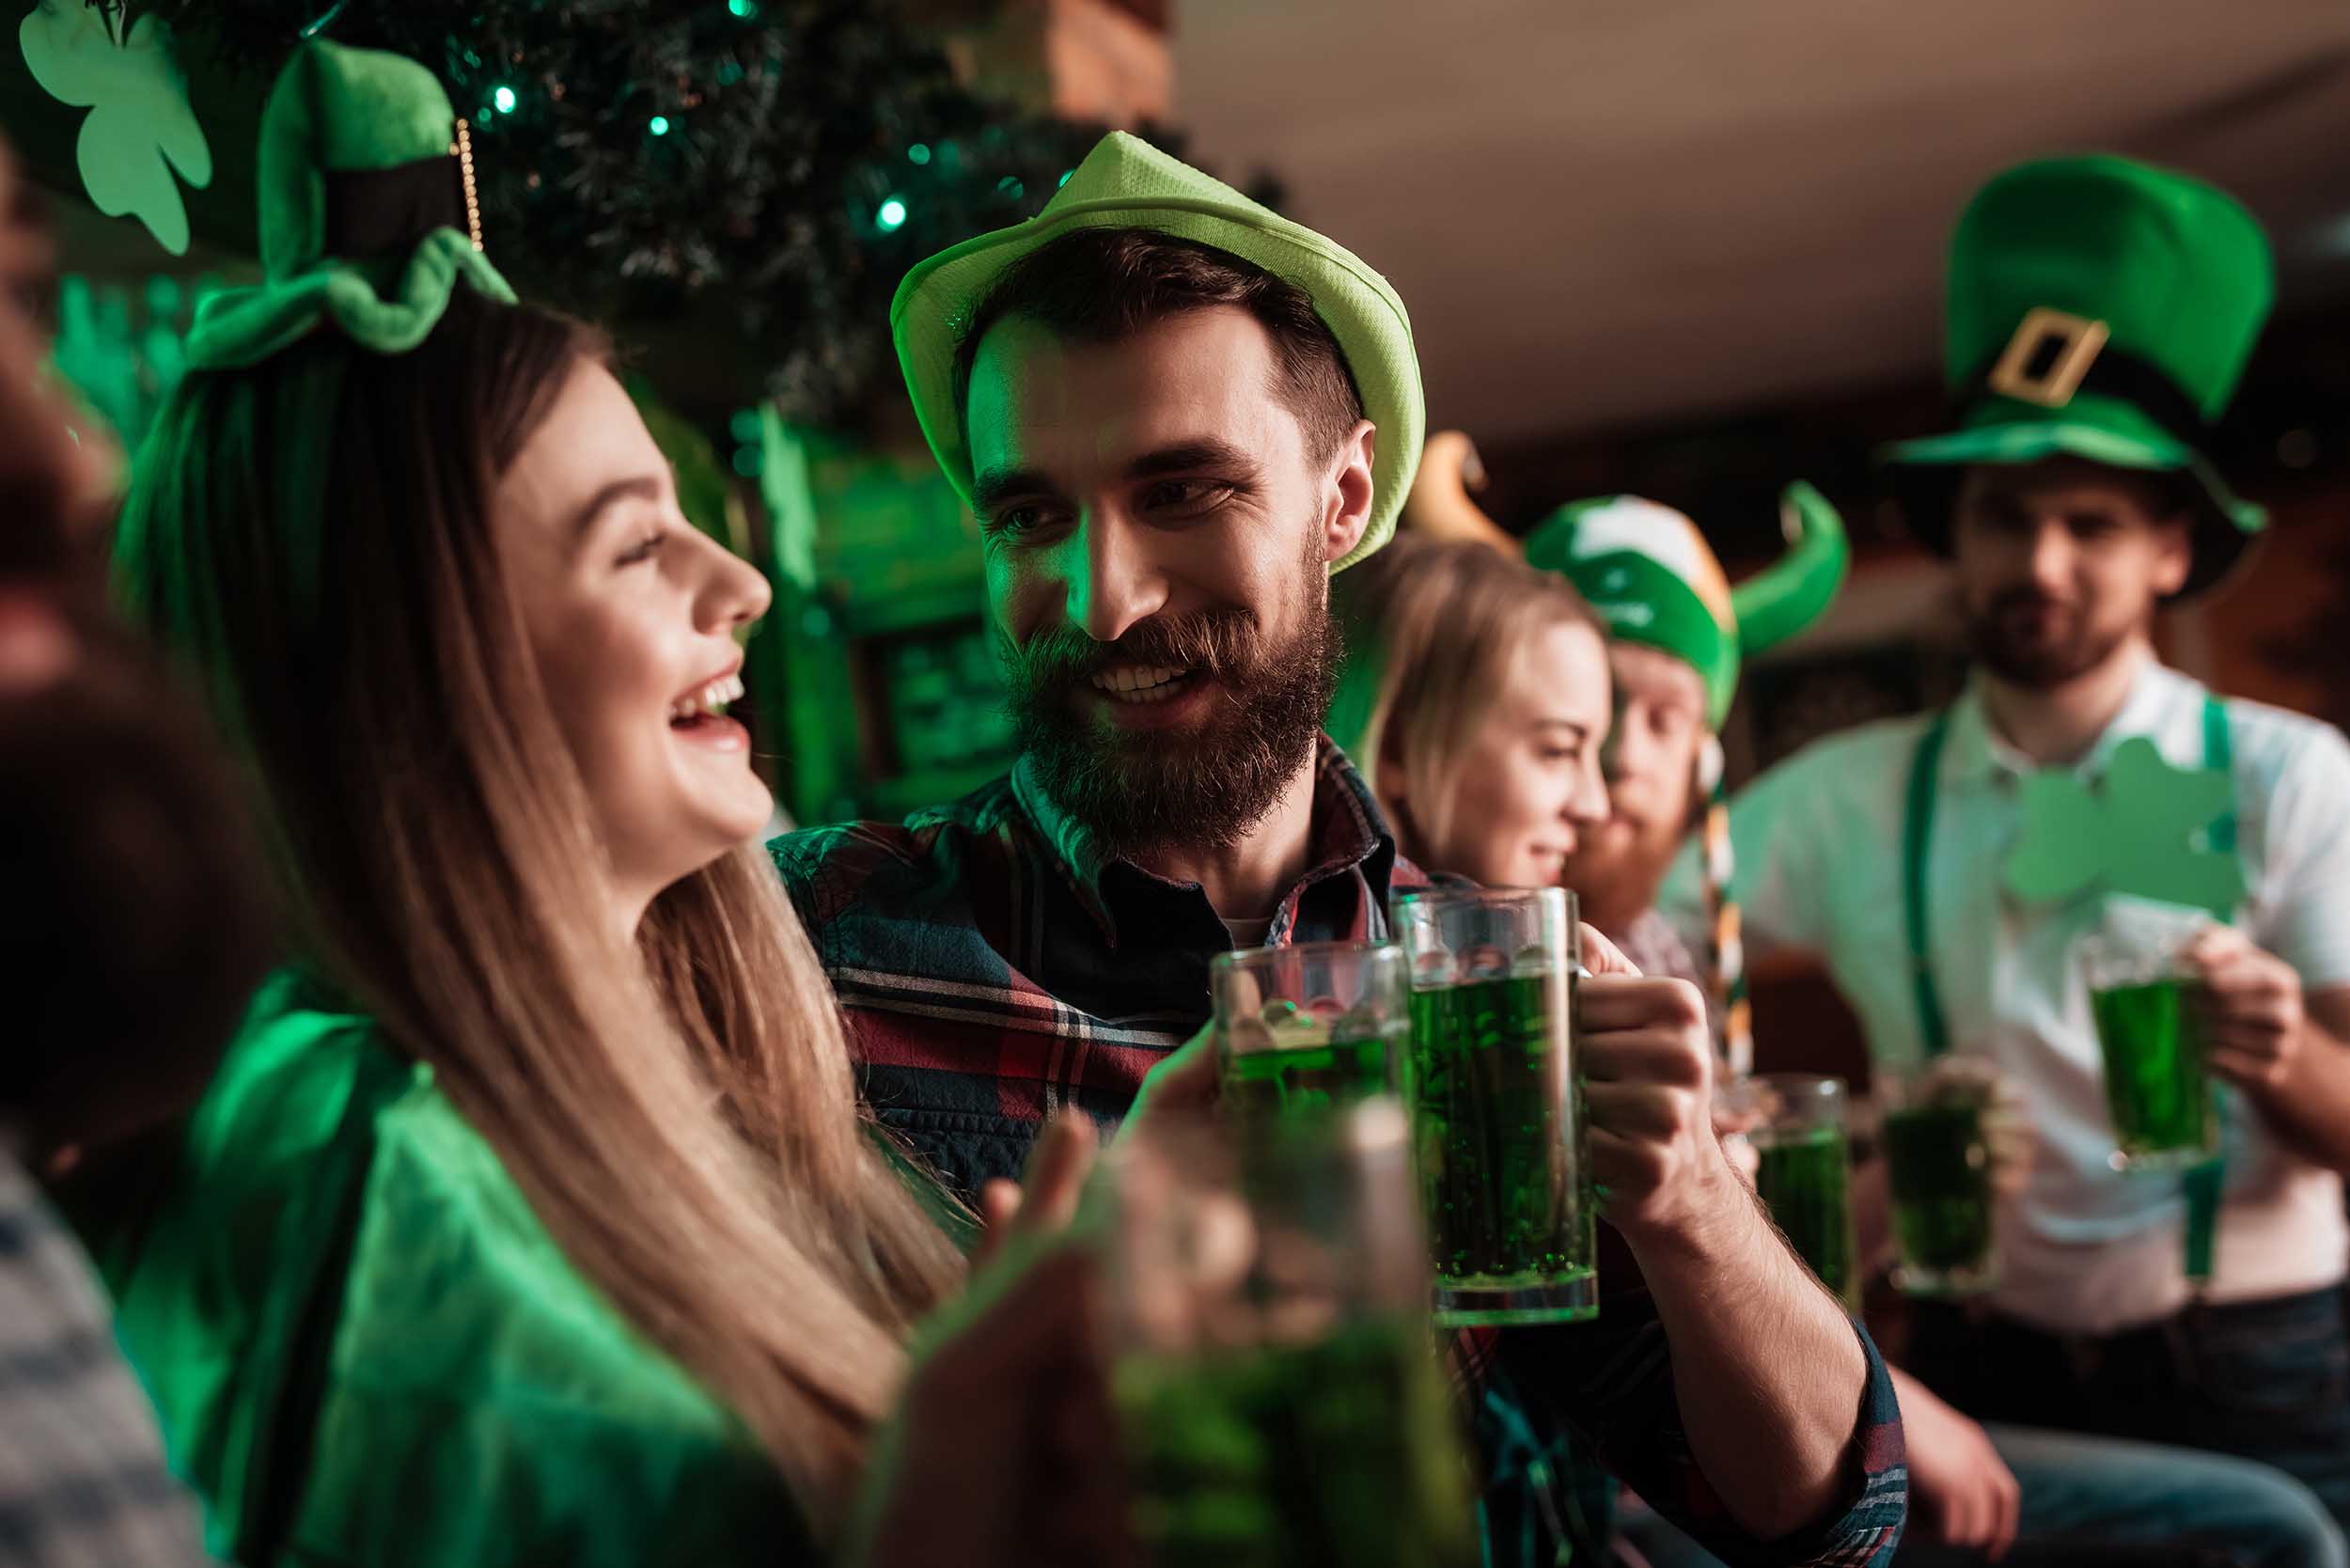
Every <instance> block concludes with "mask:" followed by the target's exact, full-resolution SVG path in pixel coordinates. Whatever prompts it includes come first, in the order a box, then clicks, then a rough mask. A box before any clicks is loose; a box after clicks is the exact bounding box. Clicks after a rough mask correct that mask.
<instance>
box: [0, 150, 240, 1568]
mask: <svg viewBox="0 0 2350 1568" xmlns="http://www.w3.org/2000/svg"><path fill="white" fill-rule="evenodd" d="M51 266H52V252H51V247H50V242H49V238H48V235H47V234H46V233H45V232H44V229H43V226H42V225H41V223H40V220H39V210H38V206H37V197H35V196H34V195H33V194H32V193H30V192H28V191H27V190H26V189H25V188H24V186H23V185H22V184H21V183H20V182H19V180H18V178H17V174H16V170H15V168H14V165H13V164H12V162H11V161H10V159H9V156H8V149H7V148H6V146H5V145H4V144H0V986H4V987H5V989H6V995H7V996H8V1043H7V1045H6V1048H5V1049H4V1050H0V1560H5V1561H7V1562H8V1563H10V1564H24V1565H27V1568H77V1565H80V1564H86V1563H99V1562H104V1563H120V1564H124V1565H125V1568H161V1565H165V1564H197V1563H202V1562H205V1561H208V1559H207V1558H206V1557H205V1555H204V1552H203V1549H202V1546H201V1544H200V1539H201V1530H200V1528H199V1524H198V1519H197V1513H196V1506H195V1503H194V1501H193V1500H192V1499H191V1498H190V1497H188V1495H187V1494H186V1493H185V1492H183V1491H182V1490H181V1489H180V1486H179V1484H178V1482H175V1481H173V1480H172V1478H171V1475H170V1472H169V1471H168V1469H166V1467H165V1465H164V1449H163V1439H162V1435H161V1434H160V1432H159V1430H158V1428H157V1423H156V1419H155V1414H154V1411H153V1409H152V1408H151V1407H150V1406H149V1403H148V1401H147V1396H146V1394H145V1393H144V1392H143V1391H142V1390H141V1388H140V1387H139V1384H138V1380H137V1378H136V1377H135V1376H134V1375H133V1372H132V1371H131V1369H130V1367H129V1366H128V1365H127V1364H126V1363H125V1362H124V1361H123V1359H122V1357H121V1356H120V1355H119V1354H118V1352H117V1351H116V1349H115V1344H114V1335H113V1328H112V1325H111V1324H110V1323H109V1321H108V1313H107V1309H106V1306H105V1302H104V1298H103V1294H102V1291H101V1289H100V1287H99V1284H98V1281H97V1279H96V1278H95V1277H94V1276H93V1274H92V1273H91V1270H90V1266H89V1262H88V1260H87V1259H86V1257H85V1256H84V1255H83V1253H82V1250H81V1248H80V1247H79V1246H78V1245H77V1244H76V1243H75V1242H74V1240H73V1239H72V1237H71V1234H70V1233H69V1231H67V1229H66V1228H65V1226H64V1225H63V1224H62V1223H61V1221H60V1220H59V1218H58V1216H57V1215H56V1213H55V1211H54V1209H53V1208H52V1207H51V1197H50V1194H49V1193H47V1192H46V1191H44V1189H43V1182H44V1179H54V1178H56V1177H59V1176H62V1175H64V1174H65V1173H67V1172H68V1171H70V1170H71V1168H73V1167H75V1166H76V1165H79V1164H81V1163H83V1162H84V1161H85V1160H86V1159H87V1158H89V1157H91V1156H92V1155H94V1154H100V1153H104V1152H109V1151H110V1150H111V1149H112V1148H113V1146H115V1145H117V1144H118V1143H120V1142H122V1141H124V1140H126V1139H129V1138H132V1137H134V1136H135V1135H138V1134H141V1133H144V1132H146V1131H148V1130H149V1129H150V1128H151V1127H153V1126H154V1125H156V1124H158V1123H160V1122H162V1121H165V1120H166V1119H168V1118H169V1117H170V1116H171V1115H172V1114H174V1113H175V1112H176V1111H177V1110H179V1109H180V1108H181V1107H182V1106H183V1105H185V1104H187V1103H189V1102H190V1101H192V1100H193V1099H194V1098H195V1096H196V1092H197V1091H198V1090H200V1088H201V1087H202V1084H203V1081H204V1077H205V1074H207V1073H208V1072H209V1071H210V1070H211V1064H212V1062H213V1061H214V1059H215V1058H217V1057H218V1055H219V1052H220V1049H221V1047H222V1045H223V1044H225V1043H226V1042H227V1038H228V1035H229V1032H230V1031H231V1029H233V1028H234V1027H235V1025H236V1020H237V1015H238V1013H239V1011H241V1010H242V1009H243V1004H244V999H245V997H246V996H247V994H248V993H249V992H250V990H251V988H252V986H253V983H254V982H255V981H256V980H258V979H259V977H260V974H261V969H262V964H263V963H264V959H265V952H266V949H265V920H264V917H263V909H264V901H263V898H262V896H261V892H260V889H259V886H258V884H257V882H256V881H255V880H254V879H253V877H252V874H251V870H250V861H249V860H248V859H247V858H246V857H245V856H244V855H243V839H242V837H241V836H240V835H238V834H237V833H235V832H234V831H229V830H225V829H224V826H223V824H224V823H228V824H233V823H234V821H235V816H234V811H233V809H232V798H233V797H232V795H231V792H230V790H229V787H228V783H227V777H226V776H225V770H224V769H223V767H222V766H221V765H220V763H219V761H218V760H217V759H216V758H215V756H214V754H213V752H212V750H211V744H210V738H209V737H208V736H207V735H206V734H205V732H204V730H203V729H202V727H201V726H200V725H199V724H197V723H196V720H195V718H194V716H193V714H192V712H191V711H190V710H189V709H188V708H187V707H185V706H183V705H182V704H181V703H180V700H179V694H178V693H176V692H175V691H173V690H172V689H171V688H170V687H169V685H168V684H167V682H165V681H164V679H163V678H162V675H161V673H160V670H159V667H158V665H157V663H156V662H155V661H154V660H152V659H150V658H149V656H148V655H147V652H146V651H145V650H144V649H142V648H141V647H139V646H138V645H137V644H136V643H134V642H133V640H132V639H130V638H129V637H127V636H126V635H123V633H122V632H121V631H120V630H119V629H118V628H117V627H116V626H115V625H113V624H112V623H111V622H110V621H109V620H108V619H106V618H105V617H104V616H103V615H102V614H101V613H100V610H99V608H98V606H99V604H100V602H101V599H102V593H101V590H100V586H99V583H98V581H97V579H96V576H95V572H94V565H93V563H91V562H90V561H89V560H88V559H87V558H86V557H87V554H88V552H87V550H86V537H87V536H86V529H87V528H88V527H89V526H90V525H91V524H92V522H93V521H94V518H95V513H96V512H97V510H99V505H100V503H102V501H103V499H104V497H105V494H106V492H107V490H108V488H109V486H110V484H111V477H112V475H111V470H112V464H111V461H110V458H111V447H110V446H109V445H107V444H105V443H102V441H101V440H100V439H99V438H98V437H97V434H96V432H94V431H88V430H86V428H84V427H83V426H82V424H81V421H80V418H79V416H78V413H77V411H75V410H73V409H72V408H71V406H70V402H69V400H68V399H67V398H66V397H65V396H63V395H62V394H61V392H60V390H59V388H57V386H56V385H55V383H54V381H53V380H52V372H51V371H50V370H49V369H48V368H47V367H46V366H45V364H44V360H45V357H46V353H47V347H48V346H47V344H46V342H45V341H44V337H43V333H42V331H41V329H40V325H39V321H37V320H36V319H35V317H34V314H33V312H32V310H31V309H29V308H28V302H30V301H32V300H34V299H36V298H39V297H40V296H41V295H43V294H44V293H45V292H46V290H47V286H48V284H49V282H50V276H49V274H50V271H51Z"/></svg>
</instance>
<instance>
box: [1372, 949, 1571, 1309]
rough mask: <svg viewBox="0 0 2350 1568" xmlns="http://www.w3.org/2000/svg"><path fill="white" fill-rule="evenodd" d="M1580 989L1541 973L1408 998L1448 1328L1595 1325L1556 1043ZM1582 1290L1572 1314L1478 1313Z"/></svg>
mask: <svg viewBox="0 0 2350 1568" xmlns="http://www.w3.org/2000/svg"><path fill="white" fill-rule="evenodd" d="M1561 988H1563V991H1564V995H1563V996H1562V995H1561V994H1560V991H1561ZM1573 988H1574V980H1573V979H1572V978H1571V977H1570V976H1568V975H1566V974H1564V973H1543V974H1531V975H1512V976H1507V977H1503V978H1499V979H1494V980H1472V981H1469V982H1467V983H1465V984H1460V985H1447V986H1437V987H1433V988H1430V989H1427V990H1418V991H1414V992H1413V993H1412V1004H1411V1011H1412V1052H1411V1069H1410V1074H1409V1078H1410V1093H1411V1101H1412V1107H1413V1117H1412V1120H1413V1124H1414V1127H1415V1129H1416V1131H1417V1134H1418V1164H1419V1175H1420V1190H1421V1195H1422V1199H1423V1212H1424V1214H1425V1215H1426V1217H1427V1221H1428V1229H1429V1242H1430V1256H1431V1258H1432V1261H1433V1262H1434V1266H1435V1272H1436V1287H1437V1291H1438V1296H1439V1307H1438V1318H1439V1321H1441V1322H1445V1323H1449V1324H1454V1325H1459V1324H1467V1323H1509V1322H1545V1323H1548V1322H1559V1321H1562V1320H1565V1319H1570V1318H1581V1317H1590V1316H1593V1315H1595V1314H1596V1313H1597V1312H1598V1309H1599V1308H1598V1298H1597V1294H1596V1288H1595V1286H1594V1284H1593V1272H1592V1259H1593V1238H1592V1233H1591V1231H1592V1205H1591V1200H1590V1194H1589V1192H1588V1191H1587V1190H1586V1188H1585V1185H1584V1182H1583V1165H1582V1137H1581V1136H1580V1135H1581V1129H1580V1121H1581V1119H1580V1117H1578V1116H1576V1115H1575V1086H1574V1084H1573V1083H1572V1082H1571V1081H1570V1078H1569V1074H1568V1058H1567V1051H1566V1042H1565V1041H1564V1040H1562V1039H1560V1038H1559V1035H1560V1034H1562V1033H1563V1032H1564V1030H1563V1027H1562V1026H1563V1021H1564V1020H1565V1019H1567V1018H1568V1017H1570V1016H1572V1010H1573V997H1574V989H1573ZM1578 1286H1579V1287H1581V1292H1580V1294H1579V1295H1578V1296H1577V1298H1576V1299H1575V1301H1574V1302H1573V1303H1572V1304H1570V1305H1567V1306H1564V1307H1560V1306H1557V1305H1553V1306H1550V1307H1545V1308H1539V1309H1530V1310H1528V1311H1525V1312H1523V1313H1521V1312H1519V1311H1516V1310H1513V1309H1510V1308H1509V1307H1507V1306H1506V1305H1497V1306H1495V1307H1494V1308H1493V1309H1490V1310H1487V1309H1480V1308H1479V1307H1478V1306H1477V1305H1475V1301H1476V1297H1477V1295H1478V1294H1481V1293H1491V1294H1493V1296H1495V1297H1496V1298H1506V1297H1507V1294H1508V1293H1511V1292H1514V1291H1524V1290H1528V1289H1529V1288H1532V1289H1538V1290H1555V1289H1557V1288H1559V1287H1570V1288H1572V1287H1578Z"/></svg>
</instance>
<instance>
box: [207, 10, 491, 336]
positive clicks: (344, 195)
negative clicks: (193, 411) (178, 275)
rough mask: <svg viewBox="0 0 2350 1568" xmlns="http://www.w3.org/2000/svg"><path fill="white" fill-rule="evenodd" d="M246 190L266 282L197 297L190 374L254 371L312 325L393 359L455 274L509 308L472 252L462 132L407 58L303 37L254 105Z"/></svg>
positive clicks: (468, 162) (424, 328)
mask: <svg viewBox="0 0 2350 1568" xmlns="http://www.w3.org/2000/svg"><path fill="white" fill-rule="evenodd" d="M258 187H259V191H260V203H259V205H260V212H259V225H260V249H261V268H262V272H263V274H264V281H263V282H261V283H260V284H259V285H258V286H257V287H254V288H250V289H237V290H228V291H227V292H225V293H221V294H216V295H214V296H212V297H211V299H209V300H207V301H206V302H205V304H204V307H203V308H202V309H201V310H200V311H199V312H198V313H197V316H196V324H195V326H194V327H193V328H192V329H191V330H190V332H189V333H188V345H187V348H188V365H189V368H192V369H198V370H219V369H234V368H239V367H243V366H247V365H254V364H258V362H260V361H261V360H264V359H267V358H268V357H269V356H270V355H272V354H274V353H277V352H278V351H279V350H281V349H284V348H286V347H288V346H290V344H292V343H294V342H296V341H298V340H300V339H301V338H303V337H306V336H307V335H308V334H310V333H311V332H312V331H314V330H316V329H317V328H318V327H319V326H321V325H322V324H331V325H332V326H334V327H335V328H337V330H339V331H340V332H341V333H342V334H343V335H344V336H345V337H349V338H350V339H351V340H352V342H354V343H357V344H359V345H360V346H361V347H363V348H367V349H371V350H373V351H374V352H376V353H387V354H388V353H407V352H408V351H409V350H411V349H414V348H415V347H416V345H418V344H419V343H421V342H423V341H424V339H425V337H427V336H428V335H429V334H430V333H431V331H432V328H433V325H434V324H435V323H436V322H438V321H440V319H441V314H442V312H443V311H445V310H446V309H447V308H448V300H449V294H450V291H451V290H454V289H455V288H457V286H458V285H459V284H461V283H462V284H464V285H466V286H467V287H469V288H471V289H473V290H476V291H477V292H478V293H481V294H484V295H486V296H488V297H489V298H491V299H493V300H496V301H498V302H499V303H501V304H509V305H510V304H512V303H513V301H514V291H513V290H511V289H509V287H507V283H506V280H505V279H504V278H503V277H501V276H499V275H498V271H497V269H496V268H495V267H493V266H492V265H491V264H490V259H489V258H488V257H487V256H485V255H483V254H482V250H481V217H480V203H479V200H478V196H477V195H476V193H475V188H474V171H473V146H472V138H471V136H470V134H469V133H468V131H467V129H466V126H465V123H464V122H463V121H462V120H461V119H459V118H457V116H456V114H455V113H454V112H453V111H452V110H451V109H450V107H449V102H448V95H447V94H446V93H445V92H443V91H442V90H441V85H440V84H439V83H438V82H436V81H434V80H433V78H432V73H431V71H427V70H425V68H424V67H422V66H420V65H418V64H416V63H415V61H414V60H409V59H403V58H402V57H401V56H399V55H389V54H384V53H383V52H382V51H379V50H372V49H350V48H346V47H344V46H342V45H340V44H335V43H328V42H325V41H323V40H314V41H312V42H308V43H305V44H304V45H303V46H302V47H301V48H300V49H299V50H298V51H296V53H295V54H294V56H293V58H292V59H291V60H290V61H288V62H287V64H286V68H285V70H284V71H280V72H279V73H278V77H277V85H276V86H275V87H274V88H273V89H272V90H271V92H270V96H269V102H268V104H267V106H266V107H265V108H264V109H263V110H262V112H261V139H260V149H259V170H258Z"/></svg>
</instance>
